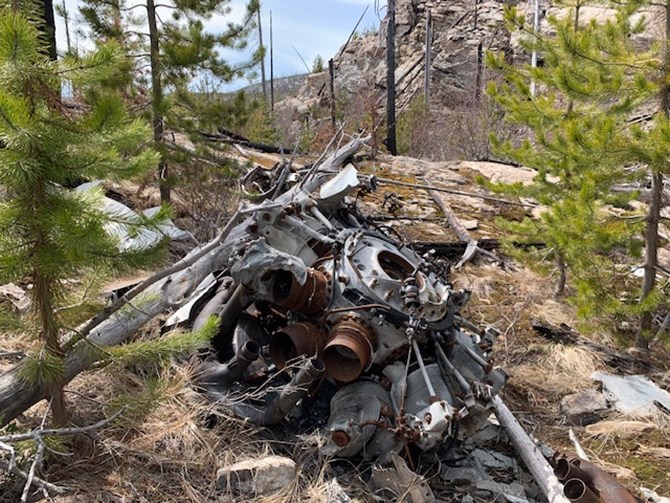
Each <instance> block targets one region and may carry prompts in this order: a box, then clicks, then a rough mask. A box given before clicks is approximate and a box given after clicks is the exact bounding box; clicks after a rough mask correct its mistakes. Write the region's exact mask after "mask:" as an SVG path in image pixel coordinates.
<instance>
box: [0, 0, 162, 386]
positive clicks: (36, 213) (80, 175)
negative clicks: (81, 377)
mask: <svg viewBox="0 0 670 503" xmlns="http://www.w3.org/2000/svg"><path fill="white" fill-rule="evenodd" d="M40 48H41V42H40V34H39V33H38V31H37V29H36V28H35V26H34V25H33V24H32V23H31V21H30V20H29V18H28V17H26V16H24V15H23V14H22V13H21V12H19V11H14V10H11V9H7V8H4V9H0V143H2V145H3V148H2V149H0V186H1V187H2V190H3V193H4V194H5V197H4V198H3V200H2V201H1V202H0V281H2V282H9V281H18V280H26V279H28V278H29V279H30V281H31V282H32V284H33V288H32V295H33V305H32V314H33V318H34V320H35V323H36V326H37V327H38V332H39V335H40V338H41V340H42V341H43V343H44V347H43V348H42V349H41V350H40V351H39V353H38V355H36V356H31V357H30V358H28V359H27V361H26V362H25V365H23V370H22V371H23V375H24V378H26V379H32V380H35V381H37V382H43V383H53V382H57V381H58V379H59V376H62V375H63V370H64V366H63V361H62V358H63V356H64V355H63V351H62V349H61V348H60V344H59V331H60V328H61V327H62V320H61V319H60V318H59V316H58V312H59V307H60V306H62V302H63V299H64V297H65V293H66V292H67V288H66V286H65V281H66V280H68V279H70V278H73V277H77V276H80V275H85V274H87V273H88V272H92V271H95V270H98V269H99V268H104V269H110V268H111V269H114V268H127V267H129V266H135V265H137V264H138V263H146V262H147V261H148V260H149V259H151V258H152V257H153V253H151V252H150V251H147V250H128V251H126V252H123V251H121V250H120V248H119V245H120V243H119V240H118V239H117V238H115V237H113V236H112V235H111V234H109V233H108V232H106V228H107V226H108V225H109V224H110V221H111V219H110V217H109V216H107V215H106V214H105V213H103V212H102V211H101V210H100V205H99V203H100V198H101V197H102V193H101V192H100V191H90V192H83V191H74V190H70V189H67V188H65V187H68V186H73V185H76V184H77V183H79V182H80V181H81V180H86V179H99V178H103V179H105V178H106V179H112V180H123V179H127V178H130V177H135V176H139V175H142V174H143V173H145V172H146V170H147V169H149V168H150V167H151V166H152V165H154V163H155V162H156V161H157V156H156V154H155V152H153V151H152V150H150V149H147V148H146V144H147V141H148V140H149V138H150V134H151V132H150V130H149V129H148V128H147V127H146V125H144V123H143V122H142V121H140V120H134V119H132V118H131V117H128V115H127V113H126V111H125V108H124V102H123V100H122V98H121V96H120V95H119V94H118V92H114V91H111V90H109V88H108V87H106V86H105V83H106V82H107V81H108V79H109V77H110V75H113V74H114V73H115V72H116V71H117V64H118V63H120V62H122V61H123V53H122V51H121V50H120V49H119V47H118V45H117V44H115V43H110V44H107V45H104V46H103V45H101V46H100V47H99V48H98V50H96V51H94V52H92V53H90V54H88V55H86V56H84V57H83V58H81V59H75V58H72V57H68V58H65V59H64V60H62V61H61V62H51V61H49V60H48V59H47V58H46V57H45V56H44V55H43V53H42V52H41V51H40ZM63 79H67V80H69V81H70V82H72V83H73V85H75V86H76V88H77V89H79V91H80V98H79V108H78V109H76V110H74V109H71V108H69V107H68V106H66V105H65V104H64V103H63V102H62V100H61V96H60V89H61V85H62V84H63ZM163 216H164V214H160V215H159V216H158V217H157V219H155V220H142V222H133V221H129V222H128V221H127V222H126V223H127V224H129V225H131V226H132V225H135V226H138V225H142V224H156V223H157V222H158V220H160V219H162V218H163ZM119 219H121V217H118V218H117V217H115V218H114V219H113V220H115V221H118V220H119Z"/></svg>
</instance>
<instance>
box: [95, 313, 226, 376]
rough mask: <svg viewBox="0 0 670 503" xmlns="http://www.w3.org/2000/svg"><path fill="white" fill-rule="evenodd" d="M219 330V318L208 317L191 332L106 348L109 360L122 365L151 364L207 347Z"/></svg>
mask: <svg viewBox="0 0 670 503" xmlns="http://www.w3.org/2000/svg"><path fill="white" fill-rule="evenodd" d="M218 330H219V320H218V318H215V317H213V316H212V317H210V318H209V319H208V320H207V322H206V323H205V325H204V326H203V327H202V328H201V329H200V330H196V331H193V332H177V333H174V334H171V335H169V336H164V337H160V338H158V339H154V340H148V341H145V340H138V341H135V342H131V343H128V344H125V345H123V346H117V347H111V348H107V350H106V353H107V355H108V358H109V360H110V361H113V362H115V363H123V364H124V365H152V364H156V363H160V362H163V361H166V360H169V359H170V358H172V357H174V356H177V355H182V354H188V353H192V352H194V351H196V350H198V349H202V348H204V347H207V346H208V345H209V343H210V341H211V339H212V338H213V337H214V336H215V335H216V333H217V332H218Z"/></svg>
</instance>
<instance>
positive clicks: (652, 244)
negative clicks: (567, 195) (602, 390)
mask: <svg viewBox="0 0 670 503" xmlns="http://www.w3.org/2000/svg"><path fill="white" fill-rule="evenodd" d="M669 66H670V0H668V1H667V2H666V4H665V53H664V55H663V74H664V79H663V85H662V87H661V96H660V98H661V108H660V110H659V111H658V113H659V114H662V115H664V116H665V117H666V118H667V117H668V113H669V111H670V82H668V77H669V76H670V75H669V74H670V67H669ZM660 169H661V168H660V167H654V166H652V174H651V193H650V198H651V200H650V201H649V210H648V211H647V227H646V230H645V253H644V278H643V280H642V291H641V293H640V302H643V301H644V300H645V299H646V298H647V297H649V294H651V292H652V291H653V290H654V287H655V286H656V265H657V262H658V222H659V220H660V217H661V205H662V198H663V172H662V171H660ZM652 322H653V313H652V311H651V310H649V309H645V310H644V312H643V313H642V315H641V316H640V327H639V328H638V331H637V337H636V338H635V345H636V346H637V347H638V348H640V349H648V348H649V339H650V338H651V326H652Z"/></svg>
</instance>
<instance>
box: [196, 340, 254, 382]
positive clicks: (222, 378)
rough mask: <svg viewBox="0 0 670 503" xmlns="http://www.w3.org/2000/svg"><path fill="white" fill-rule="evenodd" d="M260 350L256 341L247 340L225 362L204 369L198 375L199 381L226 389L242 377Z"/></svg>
mask: <svg viewBox="0 0 670 503" xmlns="http://www.w3.org/2000/svg"><path fill="white" fill-rule="evenodd" d="M260 352H261V347H260V346H259V345H258V344H257V343H255V342H254V341H247V342H245V343H244V345H243V346H242V347H241V348H240V350H239V351H238V352H237V354H236V355H235V356H233V357H232V358H231V359H230V360H228V362H227V363H223V364H219V365H216V366H214V367H212V368H209V369H206V370H205V371H204V372H203V374H202V376H201V377H200V382H201V383H202V384H204V385H206V386H207V385H210V386H217V387H220V388H224V389H227V388H229V387H230V385H231V384H233V383H234V382H235V381H239V380H240V379H241V378H242V374H243V373H244V371H245V370H246V369H247V368H248V367H249V365H251V364H252V363H253V362H254V361H256V359H257V358H258V355H259V354H260Z"/></svg>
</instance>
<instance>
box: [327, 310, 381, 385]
mask: <svg viewBox="0 0 670 503" xmlns="http://www.w3.org/2000/svg"><path fill="white" fill-rule="evenodd" d="M361 321H362V320H361V319H359V318H358V317H356V316H344V317H343V318H342V319H341V320H339V321H338V322H337V323H336V324H335V326H334V327H333V328H332V330H331V331H330V334H329V335H328V342H327V343H326V346H325V348H324V349H323V361H324V362H325V363H326V368H327V369H328V375H330V376H331V377H332V378H333V379H335V380H337V381H339V382H351V381H353V380H354V379H356V378H357V377H358V376H359V375H361V373H362V372H363V371H364V370H365V369H366V368H367V367H368V365H369V364H370V362H371V360H372V353H373V351H374V343H375V338H374V333H373V332H372V331H371V330H370V328H369V327H368V326H366V325H364V324H363V323H361Z"/></svg>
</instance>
